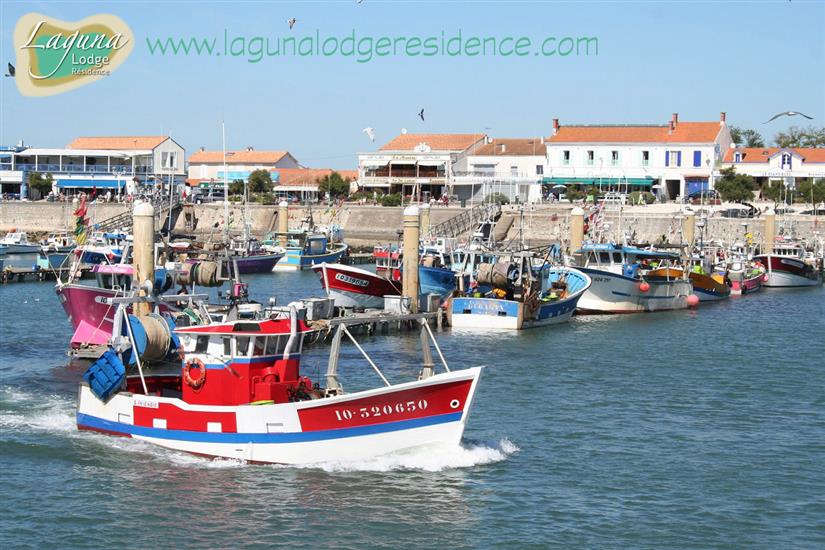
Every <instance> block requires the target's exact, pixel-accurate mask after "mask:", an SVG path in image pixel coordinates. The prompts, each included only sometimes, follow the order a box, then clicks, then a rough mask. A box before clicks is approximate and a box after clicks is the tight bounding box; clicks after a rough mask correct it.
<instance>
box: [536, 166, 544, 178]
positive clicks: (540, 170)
mask: <svg viewBox="0 0 825 550" xmlns="http://www.w3.org/2000/svg"><path fill="white" fill-rule="evenodd" d="M536 175H537V176H543V175H544V165H543V164H536Z"/></svg>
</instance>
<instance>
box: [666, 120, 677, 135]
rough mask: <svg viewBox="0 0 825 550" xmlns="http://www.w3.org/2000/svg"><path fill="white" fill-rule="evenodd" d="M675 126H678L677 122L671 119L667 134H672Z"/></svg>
mask: <svg viewBox="0 0 825 550" xmlns="http://www.w3.org/2000/svg"><path fill="white" fill-rule="evenodd" d="M675 128H676V123H675V122H673V121H672V120H671V121H670V127H669V128H668V129H667V135H671V134H672V133H673V130H674V129H675Z"/></svg>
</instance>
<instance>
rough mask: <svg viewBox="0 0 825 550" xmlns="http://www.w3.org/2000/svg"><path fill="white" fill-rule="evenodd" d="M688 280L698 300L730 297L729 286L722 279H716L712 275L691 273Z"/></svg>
mask: <svg viewBox="0 0 825 550" xmlns="http://www.w3.org/2000/svg"><path fill="white" fill-rule="evenodd" d="M690 282H691V284H692V285H693V292H694V294H696V295H697V296H698V297H699V301H700V302H719V301H721V300H726V299H728V298H730V294H731V289H730V287H729V286H728V285H727V284H726V283H725V282H724V281H721V282H720V281H718V280H716V279H715V278H714V277H713V276H712V275H706V274H704V273H691V274H690Z"/></svg>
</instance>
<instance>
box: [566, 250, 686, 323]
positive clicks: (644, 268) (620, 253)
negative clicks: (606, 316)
mask: <svg viewBox="0 0 825 550" xmlns="http://www.w3.org/2000/svg"><path fill="white" fill-rule="evenodd" d="M578 254H579V255H580V257H581V260H580V262H579V263H580V264H581V265H580V266H579V267H578V269H579V270H580V271H582V272H584V273H586V274H587V275H589V276H590V278H591V279H592V281H593V283H592V284H591V285H590V287H589V288H588V289H587V291H586V292H585V293H584V295H583V296H582V298H581V300H579V304H578V310H579V312H581V313H639V312H648V311H666V310H674V309H685V308H687V307H688V296H690V295H691V294H692V292H693V289H692V285H691V283H690V280H689V279H688V278H687V276H686V275H685V274H684V273H683V272H682V270H681V258H680V256H679V254H677V253H675V252H669V251H664V250H653V249H643V248H637V247H633V246H621V245H615V244H612V243H601V244H586V245H584V246H583V247H582V249H581V250H579V251H578ZM669 267H674V268H676V269H674V270H672V271H671V270H668V269H663V268H669ZM660 269H663V270H662V271H658V270H660ZM651 270H657V271H656V272H654V273H652V274H651V273H650V272H651Z"/></svg>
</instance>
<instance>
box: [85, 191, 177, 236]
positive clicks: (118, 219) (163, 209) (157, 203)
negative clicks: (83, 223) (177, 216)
mask: <svg viewBox="0 0 825 550" xmlns="http://www.w3.org/2000/svg"><path fill="white" fill-rule="evenodd" d="M150 202H151V204H152V206H153V207H154V209H155V219H156V220H158V224H157V227H165V220H166V218H167V217H168V216H169V209H170V208H171V209H172V210H173V211H174V210H176V209H178V208H180V207H181V201H180V197H177V196H176V197H173V198H172V200H171V201H170V200H169V197H152V199H151V200H150ZM95 225H96V228H97V229H98V230H99V231H116V230H126V231H129V230H131V228H132V212H131V211H127V212H122V213H120V214H118V215H116V216H112V217H111V218H106V219H105V220H103V221H101V222H98V223H97V224H95Z"/></svg>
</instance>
